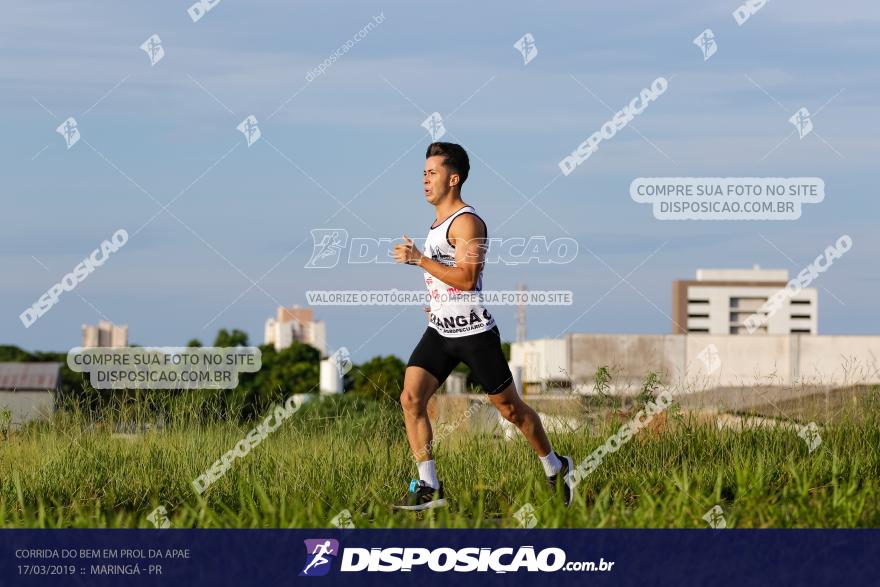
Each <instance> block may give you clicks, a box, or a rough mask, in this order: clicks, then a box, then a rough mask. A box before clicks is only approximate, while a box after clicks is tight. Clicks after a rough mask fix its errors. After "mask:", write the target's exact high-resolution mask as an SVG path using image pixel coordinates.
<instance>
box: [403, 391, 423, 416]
mask: <svg viewBox="0 0 880 587" xmlns="http://www.w3.org/2000/svg"><path fill="white" fill-rule="evenodd" d="M400 407H402V408H403V409H404V410H405V411H407V412H409V413H411V414H415V415H417V416H420V415H422V414H423V413H425V412H426V411H427V402H425V401H424V400H423V399H422V397H421V395H420V394H419V393H417V392H415V391H413V390H411V389H409V388H407V387H404V388H403V391H402V392H400Z"/></svg>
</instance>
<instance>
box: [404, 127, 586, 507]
mask: <svg viewBox="0 0 880 587" xmlns="http://www.w3.org/2000/svg"><path fill="white" fill-rule="evenodd" d="M469 171H470V162H469V161H468V156H467V153H466V152H465V150H464V149H463V148H462V147H461V146H460V145H456V144H454V143H432V144H431V145H430V146H429V147H428V151H427V153H426V154H425V171H424V178H423V180H422V183H423V185H424V189H425V199H427V200H428V203H429V204H431V205H433V206H434V208H435V213H436V221H435V222H434V223H433V224H432V225H431V230H430V231H429V232H428V238H427V239H426V241H425V254H422V253H421V252H420V251H419V250H418V249H417V248H416V247H415V245H414V244H413V242H412V241H411V240H410V239H409V237H407V236H406V234H404V235H403V238H404V243H403V244H399V245H396V246H395V248H394V258H395V260H396V261H397V262H398V263H407V264H409V265H418V266H419V267H421V268H422V269H424V271H425V284H426V285H427V286H428V293H429V295H430V298H431V306H430V312H429V323H428V328H427V329H426V330H425V333H424V334H423V335H422V339H421V340H420V341H419V343H418V345H417V346H416V348H415V350H414V351H413V353H412V356H411V357H410V359H409V362H408V363H407V367H406V374H405V376H404V382H403V392H402V393H401V394H400V405H401V407H402V408H403V418H404V421H405V423H406V436H407V439H408V440H409V446H410V449H411V450H412V453H413V456H414V457H415V459H416V461H417V463H418V470H419V479H418V480H414V481H412V482H411V483H410V485H409V491H408V492H407V493H406V495H404V496H403V498H402V499H401V500H400V501H399V502H398V503H397V504H395V505H394V507H397V508H400V509H406V510H425V509H430V508H435V507H440V506H444V505H446V499H445V498H444V496H443V483H441V482H440V481H438V480H437V471H436V468H435V466H434V458H433V455H432V453H431V441H432V438H433V436H432V433H431V422H430V420H428V411H427V407H428V400H429V399H430V397H431V396H432V395H433V394H434V392H435V391H437V388H438V387H439V386H440V384H441V383H443V381H445V380H446V378H447V377H448V376H449V373H450V372H451V371H452V370H453V369H454V368H455V366H456V365H458V363H459V362H464V363H465V364H466V365H467V366H468V367H470V369H471V376H472V377H473V379H474V380H475V381H476V382H477V383H479V384H480V385H481V386H482V387H483V389H484V390H485V392H486V393H487V394H488V395H489V399H490V400H491V401H492V404H493V405H494V406H495V407H496V408H497V409H498V411H499V412H500V413H501V415H502V416H503V417H504V418H505V419H507V420H508V421H509V422H511V423H512V424H514V425H515V426H516V427H517V428H519V430H520V431H521V432H522V433H523V435H524V436H525V437H526V440H528V441H529V444H530V445H531V446H532V448H533V449H534V450H535V452H536V453H537V454H538V457H539V458H540V459H541V464H542V465H543V466H544V473H545V474H546V475H547V480H548V483H549V485H550V487H551V489H553V490H554V491H556V490H557V488H560V489H561V491H562V498H563V502H564V503H565V505H566V506H568V505H569V504H570V503H571V497H572V486H571V484H570V482H569V480H568V479H567V475H568V473H569V472H570V471H571V470H572V469H573V468H574V463H573V462H572V459H571V457H567V456H562V457H557V456H556V454H555V453H554V452H553V449H552V447H551V446H550V441H549V440H548V439H547V434H546V433H545V432H544V427H543V426H542V425H541V419H540V418H539V417H538V414H536V413H535V411H534V410H533V409H532V408H530V407H529V406H528V405H526V403H525V402H523V400H522V398H521V397H520V395H519V394H518V393H517V390H516V386H515V385H514V383H513V376H512V375H511V373H510V368H509V367H508V366H507V360H506V359H505V358H504V352H503V351H502V350H501V334H500V333H499V331H498V326H496V325H495V319H494V318H493V317H492V315H491V314H489V311H488V310H486V308H485V307H483V304H482V301H481V300H480V297H481V296H479V292H480V291H481V290H482V273H483V263H484V259H485V251H486V245H485V243H486V242H487V241H486V239H487V238H488V234H487V229H486V224H485V223H484V222H483V220H482V219H481V218H480V217H479V216H477V215H476V213H475V211H474V208H473V207H472V206H470V205H468V204H466V203H464V202H463V201H462V199H461V186H462V184H463V183H464V182H465V180H466V179H467V177H468V172H469ZM461 294H465V295H461ZM559 481H562V482H561V483H560V482H559Z"/></svg>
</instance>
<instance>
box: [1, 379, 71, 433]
mask: <svg viewBox="0 0 880 587" xmlns="http://www.w3.org/2000/svg"><path fill="white" fill-rule="evenodd" d="M60 383H61V363H0V411H4V410H9V412H10V414H9V415H10V416H11V424H12V425H13V426H14V427H18V426H20V425H21V424H23V423H24V422H27V421H29V420H34V419H38V418H46V417H49V416H51V415H52V412H54V410H55V394H56V393H57V392H58V390H59V388H60Z"/></svg>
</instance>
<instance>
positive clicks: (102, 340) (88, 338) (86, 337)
mask: <svg viewBox="0 0 880 587" xmlns="http://www.w3.org/2000/svg"><path fill="white" fill-rule="evenodd" d="M82 333H83V338H82V340H83V342H82V346H83V348H92V347H126V346H128V325H127V324H120V325H117V324H112V323H110V322H108V321H106V320H101V321H100V322H98V325H97V326H95V325H91V324H83V325H82Z"/></svg>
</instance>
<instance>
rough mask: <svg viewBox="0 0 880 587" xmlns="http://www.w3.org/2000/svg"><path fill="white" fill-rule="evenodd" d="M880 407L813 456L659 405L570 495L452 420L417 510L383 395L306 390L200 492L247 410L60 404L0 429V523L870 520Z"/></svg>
mask: <svg viewBox="0 0 880 587" xmlns="http://www.w3.org/2000/svg"><path fill="white" fill-rule="evenodd" d="M878 415H880V401H878V398H877V394H876V392H872V393H871V394H869V395H867V396H866V397H865V398H863V401H860V402H859V403H858V405H857V406H856V407H854V408H853V409H847V410H843V411H841V412H840V413H838V415H837V416H835V418H834V419H833V420H831V421H827V422H821V423H820V424H821V427H820V434H821V438H822V443H821V445H820V446H818V447H817V448H816V449H815V450H813V451H812V452H811V451H810V450H809V448H808V445H807V443H806V442H805V441H804V440H803V439H802V438H800V437H799V436H798V435H797V434H796V433H794V432H793V431H792V430H791V429H789V428H785V427H777V428H773V427H754V428H742V429H738V430H737V429H731V428H725V429H719V428H718V427H717V426H714V425H712V424H711V423H708V422H706V421H703V420H700V419H698V418H696V417H694V415H693V414H691V413H689V412H687V411H683V410H677V411H673V410H670V411H669V413H668V414H665V415H664V416H665V420H664V425H663V426H661V427H656V426H654V427H648V428H645V429H643V430H641V431H640V432H639V433H638V434H637V435H636V436H634V437H633V438H632V439H631V440H629V442H627V443H626V444H624V445H623V446H622V447H621V448H620V449H619V450H617V451H616V452H614V453H612V454H609V455H607V456H605V457H604V459H603V461H602V464H601V465H600V466H599V467H598V468H597V469H596V470H595V471H593V472H592V473H590V474H589V475H588V476H587V477H586V478H585V479H584V480H583V481H582V482H581V483H580V485H579V486H578V487H577V493H576V497H575V501H574V503H573V504H572V505H571V507H570V508H565V507H563V506H562V504H561V503H559V501H558V499H557V498H556V497H555V496H553V495H551V494H550V492H549V490H548V489H547V488H546V483H545V480H544V476H543V470H542V468H541V466H540V463H539V461H538V459H537V458H536V456H535V455H534V453H533V452H532V451H531V449H530V448H529V446H528V445H527V443H526V442H525V441H524V440H523V439H522V437H521V436H516V437H515V438H513V439H505V438H504V436H503V435H501V434H485V433H483V434H477V433H466V432H462V433H460V434H456V433H453V434H450V435H448V436H445V437H443V438H442V439H441V440H439V441H437V443H436V446H435V459H436V461H437V466H438V473H439V476H440V479H441V481H443V482H444V486H445V489H446V498H447V501H448V507H446V508H441V509H437V510H432V511H429V512H426V513H422V514H413V513H410V512H402V511H394V510H392V509H391V508H390V507H389V504H390V503H392V502H393V501H395V500H397V499H398V498H399V497H400V496H401V495H402V494H403V492H404V491H405V490H406V486H407V483H408V481H409V480H410V479H411V478H412V477H413V475H414V474H415V470H416V468H415V466H414V463H413V460H412V457H411V455H410V453H409V448H408V445H407V442H406V436H405V431H404V427H403V420H402V416H401V412H400V407H399V406H398V405H397V404H395V403H393V402H389V401H382V400H377V399H372V398H369V397H365V396H362V395H359V394H354V393H348V394H344V395H341V396H335V397H330V398H325V399H322V400H321V401H312V402H308V403H307V404H305V405H304V406H303V407H302V408H301V409H300V410H298V411H297V412H296V413H294V414H293V415H292V416H291V417H290V418H288V419H287V420H285V421H284V422H283V423H282V424H281V425H280V426H279V427H278V429H277V430H275V431H274V432H272V433H271V434H270V435H269V436H268V437H266V438H265V439H264V440H263V441H262V442H261V443H260V444H259V445H258V446H256V447H254V448H253V449H252V450H251V451H250V453H249V454H247V456H246V457H243V458H240V459H236V460H235V461H234V462H233V463H232V466H231V467H230V468H229V469H228V470H227V471H226V473H225V475H223V476H222V478H220V479H219V480H218V481H216V482H215V483H214V484H213V485H211V486H210V487H208V488H207V490H206V491H205V492H204V493H203V494H201V495H200V494H198V493H197V492H196V491H195V490H194V488H193V486H192V481H193V479H195V478H196V477H197V476H198V475H200V474H201V473H203V472H204V471H205V470H207V469H208V468H209V467H210V466H211V464H212V463H213V462H214V461H216V460H217V459H218V458H219V457H220V455H221V454H223V453H224V452H226V451H228V450H230V449H232V448H233V447H234V446H235V445H236V443H238V442H239V441H240V440H241V439H243V438H244V437H245V436H246V435H247V433H248V432H249V430H251V429H252V428H253V426H254V423H253V422H252V423H237V422H236V423H233V422H223V421H220V420H217V419H214V420H212V419H210V418H208V419H206V418H204V417H198V418H196V417H192V418H188V417H184V416H179V417H175V418H172V419H168V421H167V422H166V423H165V425H164V427H162V429H160V430H155V429H152V430H147V431H143V432H142V431H138V432H137V433H134V434H124V433H123V434H120V433H119V426H118V425H114V422H113V419H112V418H111V417H109V416H106V415H105V417H104V419H103V420H101V421H100V422H98V423H97V424H96V423H95V421H94V419H93V418H87V417H85V416H84V415H82V414H77V413H71V412H67V411H64V412H58V413H56V415H55V416H54V417H53V418H52V419H51V420H48V421H45V422H41V423H35V424H31V425H27V426H25V427H23V428H22V429H20V430H17V431H8V432H6V434H5V435H4V436H3V437H2V440H0V526H3V527H29V528H68V527H74V528H83V527H88V528H94V527H99V528H138V527H142V528H152V527H153V526H154V525H153V523H151V521H150V520H148V516H149V515H150V513H151V512H153V511H154V510H155V509H156V508H157V507H159V506H162V507H164V508H165V509H166V511H167V517H168V520H169V521H170V523H171V526H172V527H174V528H219V527H233V528H266V527H271V528H298V527H330V526H331V525H332V522H333V520H334V519H338V518H337V516H338V515H339V514H340V512H347V513H350V516H351V517H350V520H351V523H353V524H354V526H355V527H358V528H397V527H426V528H446V527H455V528H497V527H512V528H516V527H521V526H522V525H523V521H522V519H521V518H518V517H517V516H516V513H517V512H518V511H521V509H522V508H524V507H526V506H528V508H530V509H528V511H529V512H530V514H531V518H530V519H529V520H530V521H529V525H532V524H533V525H534V526H535V527H538V528H557V527H569V528H608V527H649V528H706V527H707V520H706V519H704V516H705V515H706V514H707V512H709V511H710V510H711V509H712V508H714V506H716V505H717V506H719V507H720V508H721V511H722V512H723V516H724V520H725V524H726V526H727V527H728V528H730V527H736V528H755V527H761V528H763V527H877V526H880V485H878V480H880V418H878ZM132 418H133V416H132V415H131V414H121V413H120V414H119V421H120V422H122V421H125V422H128V421H131V420H132ZM135 419H136V418H135ZM619 426H620V420H619V419H617V420H615V419H604V420H601V421H600V423H599V424H595V425H590V426H585V427H583V428H580V429H576V430H571V431H566V432H554V433H551V435H550V436H551V441H552V443H553V445H554V448H555V449H556V450H557V452H558V453H560V454H570V455H572V456H573V457H574V459H575V462H576V463H578V462H580V461H582V460H583V459H585V458H586V457H587V455H588V454H590V452H591V451H593V450H594V449H595V448H596V447H598V446H600V445H601V444H603V443H604V442H605V440H606V439H607V438H608V437H609V436H610V435H612V434H614V432H615V431H616V430H617V428H619ZM139 430H140V429H139Z"/></svg>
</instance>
